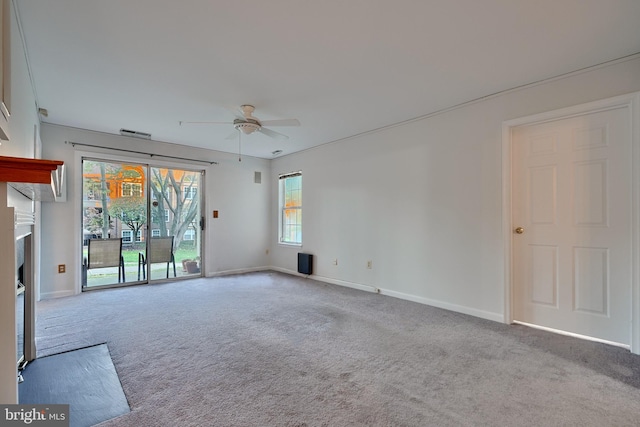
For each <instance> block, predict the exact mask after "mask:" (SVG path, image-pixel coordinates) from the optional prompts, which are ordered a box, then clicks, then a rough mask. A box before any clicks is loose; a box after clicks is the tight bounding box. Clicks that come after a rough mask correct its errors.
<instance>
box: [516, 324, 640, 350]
mask: <svg viewBox="0 0 640 427" xmlns="http://www.w3.org/2000/svg"><path fill="white" fill-rule="evenodd" d="M513 323H515V324H516V325H522V326H526V327H528V328H533V329H539V330H541V331H546V332H553V333H554V334H559V335H565V336H567V337H573V338H579V339H581V340H587V341H593V342H599V343H602V344H607V345H614V346H616V347H622V348H626V349H627V350H629V346H628V345H627V344H621V343H619V342H614V341H607V340H601V339H600V338H594V337H590V336H587V335H580V334H574V333H573V332H567V331H562V330H560V329H553V328H547V327H546V326H540V325H534V324H531V323H525V322H519V321H517V320H516V321H514V322H513Z"/></svg>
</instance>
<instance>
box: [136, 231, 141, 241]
mask: <svg viewBox="0 0 640 427" xmlns="http://www.w3.org/2000/svg"><path fill="white" fill-rule="evenodd" d="M136 242H142V229H140V230H138V232H137V233H136Z"/></svg>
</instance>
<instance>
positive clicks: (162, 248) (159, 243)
mask: <svg viewBox="0 0 640 427" xmlns="http://www.w3.org/2000/svg"><path fill="white" fill-rule="evenodd" d="M147 250H148V251H149V252H148V255H147V257H145V256H144V253H142V252H140V253H139V254H138V280H140V271H141V270H142V279H143V280H145V279H146V278H147V263H149V264H156V263H160V262H166V263H167V279H168V278H169V265H170V264H173V277H177V274H176V259H175V257H174V256H173V236H167V237H152V238H151V239H149V246H148V249H147Z"/></svg>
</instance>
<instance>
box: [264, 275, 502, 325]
mask: <svg viewBox="0 0 640 427" xmlns="http://www.w3.org/2000/svg"><path fill="white" fill-rule="evenodd" d="M270 269H271V270H274V271H278V272H280V273H285V274H290V275H292V276H299V277H309V278H310V279H313V280H317V281H319V282H324V283H329V284H332V285H338V286H344V287H346V288H352V289H357V290H359V291H365V292H373V293H377V294H380V295H384V296H388V297H392V298H398V299H402V300H405V301H412V302H416V303H419V304H424V305H428V306H432V307H437V308H442V309H444V310H449V311H454V312H457V313H462V314H468V315H470V316H474V317H479V318H481V319H487V320H492V321H494V322H504V317H503V316H502V314H500V313H492V312H489V311H483V310H476V309H474V308H470V307H465V306H462V305H456V304H449V303H447V302H443V301H437V300H433V299H428V298H423V297H419V296H416V295H411V294H405V293H402V292H397V291H392V290H389V289H381V288H377V287H375V286H371V285H365V284H363V283H356V282H349V281H346V280H340V279H333V278H331V277H324V276H316V275H311V276H307V275H306V274H301V273H298V272H297V271H292V270H288V269H286V268H280V267H270Z"/></svg>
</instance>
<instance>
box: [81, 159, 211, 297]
mask: <svg viewBox="0 0 640 427" xmlns="http://www.w3.org/2000/svg"><path fill="white" fill-rule="evenodd" d="M100 148H104V147H100ZM85 158H91V159H95V160H99V161H107V162H119V163H140V164H143V165H145V167H160V168H169V169H177V168H183V169H184V170H189V171H194V172H198V173H202V172H204V174H202V175H201V176H200V185H201V186H202V187H201V188H198V197H199V203H200V214H201V216H202V218H203V219H204V220H205V229H204V230H201V233H202V234H201V238H202V242H201V250H200V259H201V267H200V273H201V275H200V277H205V276H206V274H205V270H204V264H205V261H204V260H205V259H206V250H207V249H206V246H207V245H206V242H207V239H206V234H205V233H206V215H205V212H206V208H207V206H206V197H205V194H206V177H207V174H208V172H209V171H208V170H207V168H205V167H202V165H200V164H194V163H188V162H185V161H178V160H175V161H168V160H159V159H157V158H154V157H153V155H152V154H148V155H141V156H137V155H135V154H134V155H131V156H123V155H120V154H113V153H110V152H107V151H104V150H102V151H89V150H77V151H75V152H74V165H76V167H77V168H78V170H79V171H80V173H79V174H78V176H77V177H76V178H75V181H74V185H76V186H77V187H76V188H79V189H80V191H78V192H77V194H78V195H79V196H78V195H76V199H75V201H74V202H73V204H74V205H75V208H74V209H75V211H76V212H78V213H80V214H79V216H77V218H78V221H79V222H78V224H82V215H81V214H82V202H83V201H82V180H83V176H82V161H83V159H85ZM147 181H148V179H147ZM147 208H148V204H147ZM73 236H74V253H75V254H76V259H78V260H82V226H79V227H78V226H76V227H74V231H73ZM147 277H148V276H147ZM196 277H198V276H195V275H194V276H191V277H190V278H196ZM179 280H183V279H179ZM74 282H75V283H74V293H73V294H71V295H80V294H82V292H83V291H82V266H81V265H77V268H74ZM149 283H150V281H147V282H146V283H140V284H142V285H144V284H149ZM155 283H158V282H155ZM121 286H129V285H122V284H120V285H113V286H109V285H108V286H104V287H100V288H96V290H99V289H109V288H116V287H121Z"/></svg>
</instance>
